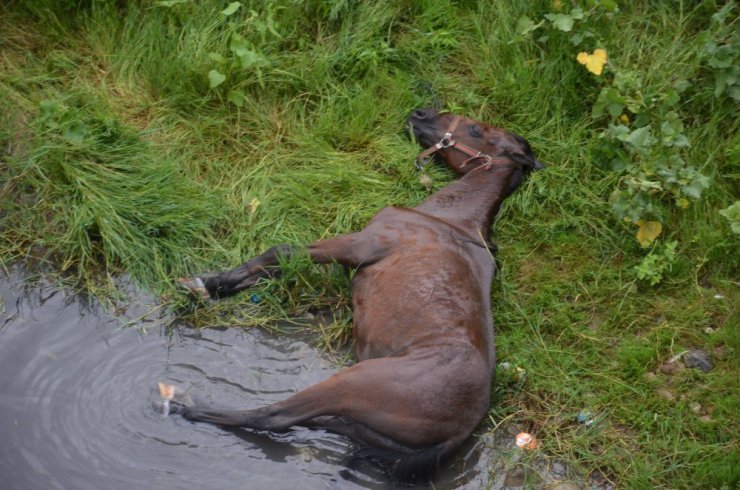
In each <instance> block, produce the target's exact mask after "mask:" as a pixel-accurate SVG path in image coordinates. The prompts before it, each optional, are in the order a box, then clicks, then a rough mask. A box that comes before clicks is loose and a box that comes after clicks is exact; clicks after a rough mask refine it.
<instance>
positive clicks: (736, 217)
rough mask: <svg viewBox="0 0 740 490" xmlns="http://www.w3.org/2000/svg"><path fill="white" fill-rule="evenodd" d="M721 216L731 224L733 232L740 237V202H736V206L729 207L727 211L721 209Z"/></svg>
mask: <svg viewBox="0 0 740 490" xmlns="http://www.w3.org/2000/svg"><path fill="white" fill-rule="evenodd" d="M719 214H721V215H722V216H724V217H725V218H726V219H727V221H729V222H730V228H732V232H733V233H735V234H738V235H740V201H735V203H734V204H731V205H730V206H727V207H726V208H725V209H720V210H719Z"/></svg>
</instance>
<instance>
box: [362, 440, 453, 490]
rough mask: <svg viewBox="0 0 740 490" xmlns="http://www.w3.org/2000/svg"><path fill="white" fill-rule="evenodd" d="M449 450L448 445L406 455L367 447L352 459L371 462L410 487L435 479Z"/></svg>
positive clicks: (396, 480) (443, 444)
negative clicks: (440, 464)
mask: <svg viewBox="0 0 740 490" xmlns="http://www.w3.org/2000/svg"><path fill="white" fill-rule="evenodd" d="M449 450H450V447H449V445H448V444H446V443H442V444H437V445H436V446H429V447H426V448H423V449H419V450H416V451H413V452H409V453H404V454H399V453H397V452H395V451H392V450H390V449H381V448H375V447H366V448H363V449H360V450H359V451H357V452H356V453H355V454H354V455H353V457H352V459H355V458H361V459H365V460H370V461H372V462H373V463H375V464H376V465H378V466H379V467H380V468H382V469H383V470H384V471H385V472H386V473H388V475H389V476H390V477H391V478H392V479H393V480H394V481H395V482H396V483H399V484H402V485H408V484H413V483H423V482H428V481H430V480H432V479H434V476H435V475H436V473H437V470H438V469H439V463H440V461H441V460H442V457H443V456H446V455H447V453H448V452H449Z"/></svg>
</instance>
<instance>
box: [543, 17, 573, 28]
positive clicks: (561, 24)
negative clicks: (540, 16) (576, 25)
mask: <svg viewBox="0 0 740 490" xmlns="http://www.w3.org/2000/svg"><path fill="white" fill-rule="evenodd" d="M545 18H546V19H547V20H549V21H550V22H552V25H554V26H555V27H556V28H557V29H560V30H561V31H563V32H570V31H571V30H572V29H573V17H571V16H570V15H567V14H545Z"/></svg>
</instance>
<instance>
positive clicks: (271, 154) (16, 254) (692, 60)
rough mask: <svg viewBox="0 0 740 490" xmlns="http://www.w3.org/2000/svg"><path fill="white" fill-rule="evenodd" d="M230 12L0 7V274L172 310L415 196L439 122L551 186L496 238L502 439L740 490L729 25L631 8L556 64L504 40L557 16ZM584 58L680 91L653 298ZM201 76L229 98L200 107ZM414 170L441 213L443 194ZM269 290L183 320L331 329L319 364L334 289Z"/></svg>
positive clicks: (680, 482) (290, 281) (541, 9)
mask: <svg viewBox="0 0 740 490" xmlns="http://www.w3.org/2000/svg"><path fill="white" fill-rule="evenodd" d="M243 3H244V4H245V5H244V6H242V8H240V9H239V10H238V11H237V12H236V13H235V14H233V15H231V16H229V17H225V16H223V15H222V14H220V13H219V12H220V11H221V10H223V9H224V8H226V6H227V4H228V2H216V1H202V2H197V5H196V4H195V3H194V2H188V1H185V2H181V3H177V4H175V5H172V6H169V7H168V6H165V5H166V4H167V2H148V1H147V2H145V1H131V2H113V1H100V2H91V1H84V0H79V1H76V0H57V1H53V0H46V1H31V0H27V1H19V0H16V1H11V2H10V3H7V2H6V3H4V4H3V5H4V6H2V7H0V263H1V264H4V265H7V264H11V263H15V262H18V261H25V262H27V263H29V264H41V265H42V266H43V267H44V270H46V271H49V272H52V273H56V274H59V277H61V278H63V279H64V280H66V281H68V282H69V283H71V284H74V285H76V286H78V287H82V288H87V289H90V290H93V291H96V292H97V293H98V294H100V295H102V296H105V295H109V294H113V293H114V292H113V291H112V290H111V289H110V284H112V282H111V281H109V280H108V278H109V277H111V276H115V275H119V274H123V273H125V274H128V275H129V276H130V277H131V278H133V279H134V280H135V281H136V282H138V283H139V284H141V285H143V286H144V287H147V288H148V289H149V290H151V291H153V292H156V293H160V294H162V295H163V298H164V300H165V301H167V302H169V303H170V304H171V305H172V308H180V307H182V306H184V301H183V300H182V298H180V297H179V296H177V295H176V294H174V290H173V281H172V279H173V278H175V277H178V276H181V275H186V274H192V273H196V272H201V271H207V270H214V269H223V268H226V267H230V266H234V265H237V264H239V263H241V262H242V261H244V260H246V259H247V258H249V257H250V256H252V255H254V254H256V253H259V252H261V251H263V250H264V249H266V248H268V247H270V246H272V245H276V244H280V243H295V244H301V243H310V242H312V241H315V240H317V239H321V238H325V237H329V236H333V235H336V234H339V233H344V232H348V231H354V230H358V229H360V228H361V227H362V226H363V225H364V224H365V223H366V222H367V220H368V219H369V218H370V217H371V216H372V215H373V214H374V213H375V212H376V211H377V210H378V209H380V208H381V207H383V206H385V205H389V204H402V205H409V206H413V205H415V204H417V203H419V202H420V201H421V200H422V199H424V198H425V197H426V196H427V195H428V192H427V190H426V189H424V187H423V186H421V185H420V183H419V180H418V175H417V173H416V171H415V170H414V168H413V165H412V160H413V157H414V156H415V154H416V152H417V151H418V149H417V148H416V145H415V144H414V143H413V142H411V141H409V140H408V139H407V138H406V135H405V128H404V120H405V117H406V115H407V114H408V113H409V112H410V111H411V110H412V109H413V108H415V107H418V106H426V105H430V104H431V103H432V101H433V99H434V98H438V99H439V100H440V102H441V103H442V104H443V106H444V107H446V108H448V109H451V110H454V111H457V112H461V113H463V114H465V115H470V116H474V117H478V118H481V119H483V120H486V121H489V122H491V123H494V124H497V125H500V126H502V127H504V128H507V129H509V130H512V131H515V132H517V133H519V134H522V135H524V136H525V137H526V138H527V139H528V140H529V141H530V142H531V143H532V145H533V147H534V149H535V152H536V153H537V156H538V157H539V159H540V160H542V161H544V162H546V163H547V164H548V168H547V170H545V171H543V172H539V173H538V174H537V175H534V176H533V177H532V179H531V180H530V181H529V182H528V183H527V184H526V185H525V186H523V188H522V189H520V190H519V191H518V192H517V193H516V194H515V195H514V196H512V197H511V198H510V199H509V200H508V201H507V203H506V206H505V209H504V210H503V211H502V213H501V216H500V219H499V220H498V222H497V224H496V225H495V229H494V233H495V240H496V241H497V243H498V244H499V245H500V248H501V251H500V253H499V254H498V261H499V265H500V266H501V271H500V275H499V278H498V279H497V280H496V281H495V283H494V290H493V304H494V311H493V313H494V318H495V321H496V324H497V346H498V349H497V350H498V354H499V358H500V361H505V362H509V363H511V364H513V365H516V366H519V367H521V368H523V369H525V370H526V372H527V375H526V379H525V381H524V382H519V383H516V382H512V380H510V379H507V376H506V375H505V374H501V375H500V380H499V382H498V383H497V384H496V391H495V395H494V400H493V403H492V408H491V417H492V419H493V421H494V422H498V421H500V420H502V419H503V418H509V419H511V420H514V421H516V422H517V423H519V424H521V425H523V426H524V427H527V428H529V429H531V430H533V431H534V432H536V434H537V435H538V437H540V439H541V440H542V444H543V446H542V451H544V452H545V453H546V454H547V455H550V456H553V457H556V458H559V459H562V460H564V461H566V462H568V463H569V464H570V465H572V466H573V467H574V468H576V469H577V470H578V471H579V472H580V473H581V474H582V475H583V476H584V477H588V476H591V477H592V478H594V480H603V479H607V480H609V481H612V482H614V483H615V484H617V486H618V487H620V488H711V487H717V488H719V487H722V486H723V485H724V486H726V487H728V488H733V487H736V486H737V485H738V484H740V470H738V468H739V467H740V456H739V454H740V452H739V451H738V442H737V434H738V430H739V429H740V427H739V426H738V417H737V415H738V413H740V406H739V405H740V402H739V401H738V400H740V385H739V384H738V382H737V376H738V363H737V360H736V359H737V355H738V347H739V346H740V338H739V337H740V334H739V333H738V325H739V324H740V318H739V317H738V312H737V308H736V305H737V303H738V301H739V300H740V294H738V282H737V278H738V259H739V257H738V252H737V250H738V235H733V233H732V231H731V230H730V226H729V223H728V221H727V220H726V219H725V218H724V217H722V216H721V215H720V214H719V212H718V211H719V210H720V209H722V208H726V207H728V206H729V205H730V204H732V203H733V202H734V201H735V200H737V199H738V194H737V189H738V188H739V187H740V186H739V185H738V165H737V162H738V156H739V155H740V136H738V135H739V134H740V132H739V131H738V117H737V116H738V108H737V103H736V102H734V101H733V100H732V99H731V98H729V97H726V96H719V97H718V96H715V94H714V77H715V72H714V71H713V70H712V68H711V67H709V66H708V65H707V63H706V62H705V60H704V58H702V55H701V52H702V46H703V44H702V42H703V41H702V39H703V38H702V36H703V35H704V34H703V33H705V32H709V31H710V30H711V25H712V24H711V21H710V18H711V16H712V14H714V13H715V12H716V11H717V10H718V9H719V8H720V7H721V6H722V4H717V3H715V2H712V1H704V2H669V1H664V2H625V3H624V5H620V8H621V10H620V11H619V12H616V13H614V14H609V15H602V16H594V17H591V18H590V19H589V21H588V22H589V23H590V24H589V29H590V31H591V32H592V34H594V36H593V37H592V38H588V39H587V41H585V42H584V44H583V45H582V46H580V47H575V46H573V45H572V44H571V41H570V39H571V38H570V37H569V34H567V33H563V32H560V31H557V30H556V29H553V28H551V27H548V25H544V26H543V27H541V28H540V29H538V30H537V31H535V33H534V34H533V35H531V36H528V37H521V36H518V34H517V25H518V21H519V19H520V17H521V16H522V15H526V16H528V17H529V18H531V19H533V20H534V21H535V22H539V21H540V20H541V19H543V15H544V14H546V13H548V12H553V11H554V7H553V6H552V5H551V4H550V3H549V2H537V3H536V4H532V5H529V6H525V4H521V5H520V4H516V3H511V2H510V3H507V2H489V1H480V2H476V1H472V0H471V1H465V2H446V1H443V0H427V1H420V2H411V1H402V2H391V1H387V2H383V1H373V2H350V1H343V0H335V1H331V2H324V1H318V0H316V1H308V2H297V1H295V2H293V1H286V2H279V3H274V4H273V3H270V2H264V3H263V2H253V3H248V2H243ZM562 4H563V10H562V11H563V12H567V11H569V9H570V7H571V5H570V4H569V2H565V1H564V2H562ZM588 5H592V3H589V4H588ZM583 6H584V7H585V6H586V3H585V2H584V4H583ZM579 32H580V31H579ZM234 34H239V35H240V36H241V38H238V37H237V38H234ZM543 36H544V37H546V38H544V37H543ZM600 46H605V47H606V48H607V50H608V52H609V59H610V63H612V66H614V67H619V68H620V69H624V70H631V71H633V72H635V73H637V74H638V75H639V76H640V78H641V80H642V83H643V86H644V87H647V88H649V90H650V92H651V93H655V94H662V93H665V91H667V90H668V89H669V88H670V86H671V85H672V84H673V83H675V82H676V81H677V80H678V79H686V80H689V81H690V82H691V86H690V87H689V88H688V89H687V91H686V92H684V93H683V94H682V95H681V99H680V102H679V105H678V108H677V111H678V112H679V113H680V116H681V118H682V120H683V123H684V125H685V130H684V132H685V134H686V136H687V137H688V138H689V141H691V143H692V145H691V147H689V148H687V149H686V150H685V152H684V153H683V156H684V158H685V159H686V160H687V162H689V163H690V164H691V165H693V166H694V167H696V168H697V169H698V170H699V171H701V172H702V173H704V174H705V175H708V176H709V177H711V179H712V180H711V184H710V187H709V188H708V189H707V190H705V191H704V193H703V195H702V197H701V198H700V199H697V200H692V201H691V202H690V205H689V207H688V208H687V209H681V208H680V207H678V206H675V205H674V204H673V203H672V202H671V200H670V199H660V198H659V197H658V196H656V197H655V199H656V205H657V206H658V207H659V210H660V213H661V217H662V218H661V221H662V223H663V230H664V231H663V235H661V237H660V238H659V239H658V242H657V244H656V245H655V253H658V254H659V253H661V250H663V248H662V247H663V246H664V244H665V243H667V242H669V241H676V242H677V243H678V245H677V248H676V251H677V257H676V259H675V260H674V261H673V262H672V263H670V264H669V266H668V267H667V268H666V269H665V270H662V271H661V278H660V279H661V280H660V282H659V283H658V284H656V285H650V283H649V282H647V281H643V280H639V279H638V278H637V275H636V271H635V266H637V265H638V264H640V263H641V262H642V261H643V259H644V258H645V256H646V255H647V254H648V253H649V252H650V250H651V249H650V248H648V249H643V248H641V247H640V245H639V244H638V242H637V241H636V239H635V236H634V234H635V231H636V228H635V226H634V225H633V224H630V223H626V222H624V221H622V220H619V219H617V218H616V217H615V215H614V214H613V212H612V206H611V204H610V200H609V196H610V195H611V193H612V191H613V190H614V189H615V188H616V187H617V186H619V185H620V179H621V178H622V177H623V174H620V173H619V172H616V171H614V170H611V168H609V166H608V165H604V164H602V162H600V161H599V159H598V158H597V157H596V156H597V155H598V151H599V147H600V145H601V144H602V142H601V141H600V139H599V138H598V134H599V133H600V132H601V131H603V130H604V128H605V127H606V125H607V123H608V121H607V119H606V118H596V119H595V118H593V117H592V114H591V108H592V107H593V105H594V102H595V101H596V98H597V96H598V93H599V91H600V88H601V86H602V85H601V84H602V80H604V79H605V78H606V77H607V76H608V75H605V76H602V78H597V77H595V76H593V75H591V74H590V73H588V72H587V71H586V70H585V69H584V67H583V66H581V65H579V64H578V63H577V62H576V61H575V57H576V54H577V53H578V52H579V51H581V50H588V51H591V50H593V48H595V47H600ZM232 48H233V49H232ZM238 48H240V49H241V50H240V51H239V53H241V55H244V56H246V57H245V58H238V57H236V54H235V52H236V50H237V49H238ZM245 50H246V54H245ZM222 58H223V59H224V60H225V62H224V61H222ZM211 70H217V71H218V72H219V73H222V74H223V75H225V77H226V78H225V80H224V82H223V83H221V84H220V85H218V86H217V87H215V88H211V87H210V86H209V78H208V73H209V72H210V71H211ZM231 100H236V101H237V102H239V103H240V107H238V106H237V105H235V104H234V103H233V102H232V101H231ZM428 172H429V174H430V176H431V177H432V179H433V182H434V184H433V185H434V188H435V189H436V188H440V187H442V186H444V185H445V184H446V183H447V182H449V181H450V180H451V179H452V178H453V176H452V175H451V174H450V173H449V172H448V171H446V170H445V169H443V168H440V166H436V167H435V166H433V168H430V169H429V171H428ZM285 269H286V273H285V276H284V278H283V279H282V280H279V281H271V282H269V283H267V284H265V285H264V286H261V287H259V288H257V290H258V292H259V294H260V295H261V297H262V301H261V302H260V303H259V304H252V303H251V302H250V300H249V298H248V295H245V296H244V297H237V298H233V299H230V300H228V301H225V302H223V303H220V304H218V305H214V306H208V307H201V308H197V309H189V310H187V311H186V312H185V313H186V314H187V315H189V318H190V319H191V320H192V321H193V322H195V323H196V324H198V325H212V324H214V323H221V324H224V323H226V324H233V325H242V326H251V325H265V324H268V323H270V322H273V321H275V320H279V319H285V318H290V317H294V316H296V315H300V314H303V313H305V312H306V311H319V310H320V311H330V312H332V314H333V315H334V318H335V321H334V322H333V323H331V324H329V325H328V326H326V327H325V328H324V329H323V331H322V334H323V337H322V338H323V342H324V344H325V345H326V346H327V347H328V348H332V347H333V346H335V345H336V344H337V343H339V342H340V341H341V340H342V339H345V338H346V337H347V334H348V329H349V325H350V323H351V322H350V320H351V317H350V309H349V292H348V291H349V289H348V286H349V281H348V278H347V277H346V276H345V275H344V274H343V272H342V271H341V270H339V269H335V268H331V267H330V268H321V267H316V266H311V265H309V264H307V262H306V260H305V259H300V258H298V259H294V260H291V262H290V263H287V264H285ZM717 295H719V296H721V297H719V298H718V297H715V296H717ZM707 329H711V330H707ZM707 332H711V333H707ZM692 348H700V349H703V350H705V351H707V352H709V353H711V354H712V355H713V356H714V368H713V369H712V370H711V371H710V372H708V373H701V372H698V371H696V370H684V371H681V372H678V373H675V374H665V373H663V372H662V371H661V370H660V366H661V365H662V364H663V363H664V362H666V361H667V360H668V359H670V358H671V357H672V356H674V355H676V354H679V353H680V352H682V351H684V350H686V349H692ZM666 389H667V390H669V391H670V392H671V393H672V395H673V399H670V400H669V399H666V398H665V397H663V396H661V395H660V394H659V393H658V391H664V390H666ZM695 403H699V405H700V409H699V413H695V411H694V410H692V406H693V407H694V408H696V405H692V404H695ZM581 412H590V413H591V414H592V415H593V418H594V421H595V422H594V423H593V425H590V426H585V425H583V424H579V423H578V422H577V421H576V418H577V416H578V414H579V413H581Z"/></svg>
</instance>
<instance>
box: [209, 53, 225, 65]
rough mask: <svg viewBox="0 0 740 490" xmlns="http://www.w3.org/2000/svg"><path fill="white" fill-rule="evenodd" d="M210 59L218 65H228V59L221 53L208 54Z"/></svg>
mask: <svg viewBox="0 0 740 490" xmlns="http://www.w3.org/2000/svg"><path fill="white" fill-rule="evenodd" d="M208 58H209V59H210V60H211V61H215V62H216V63H218V64H219V65H223V64H225V63H226V58H224V57H223V56H222V55H221V54H219V53H208Z"/></svg>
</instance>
